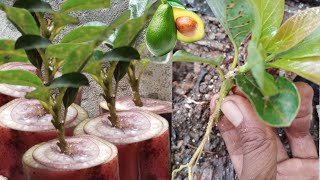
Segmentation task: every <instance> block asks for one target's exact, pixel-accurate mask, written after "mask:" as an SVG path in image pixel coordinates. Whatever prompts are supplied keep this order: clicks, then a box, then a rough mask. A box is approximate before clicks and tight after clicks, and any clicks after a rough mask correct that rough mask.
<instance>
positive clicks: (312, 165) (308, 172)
mask: <svg viewBox="0 0 320 180" xmlns="http://www.w3.org/2000/svg"><path fill="white" fill-rule="evenodd" d="M318 168H319V159H298V158H293V159H290V160H287V161H284V162H282V163H280V164H278V167H277V172H278V176H281V177H287V179H289V177H291V178H290V179H292V178H293V179H294V178H296V179H318V178H319V169H318ZM306 177H313V178H306Z"/></svg>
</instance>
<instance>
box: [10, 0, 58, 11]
mask: <svg viewBox="0 0 320 180" xmlns="http://www.w3.org/2000/svg"><path fill="white" fill-rule="evenodd" d="M13 7H17V8H24V9H27V10H28V11H30V12H52V11H53V10H52V8H51V6H50V4H49V3H47V2H44V1H42V0H18V1H16V2H15V3H14V4H13Z"/></svg>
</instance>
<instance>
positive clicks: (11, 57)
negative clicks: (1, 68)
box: [0, 39, 29, 64]
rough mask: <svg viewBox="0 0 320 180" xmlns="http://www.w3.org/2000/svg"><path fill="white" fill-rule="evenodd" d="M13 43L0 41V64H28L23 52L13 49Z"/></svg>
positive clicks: (4, 40) (11, 41) (6, 40)
mask: <svg viewBox="0 0 320 180" xmlns="http://www.w3.org/2000/svg"><path fill="white" fill-rule="evenodd" d="M14 44H15V41H13V40H8V39H2V40H0V64H4V63H7V62H28V61H29V59H28V57H27V55H26V53H25V52H24V50H15V49H14Z"/></svg>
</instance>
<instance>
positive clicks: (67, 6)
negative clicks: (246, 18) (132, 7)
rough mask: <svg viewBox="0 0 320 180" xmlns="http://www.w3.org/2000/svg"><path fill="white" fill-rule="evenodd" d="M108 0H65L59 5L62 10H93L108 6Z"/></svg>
mask: <svg viewBox="0 0 320 180" xmlns="http://www.w3.org/2000/svg"><path fill="white" fill-rule="evenodd" d="M109 7H110V0H90V1H88V0H67V1H66V2H64V3H63V4H62V6H61V11H62V12H72V11H79V10H94V9H100V8H109Z"/></svg>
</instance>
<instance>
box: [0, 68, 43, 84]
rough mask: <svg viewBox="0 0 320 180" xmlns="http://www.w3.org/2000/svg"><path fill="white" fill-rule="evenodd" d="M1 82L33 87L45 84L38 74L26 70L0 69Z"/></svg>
mask: <svg viewBox="0 0 320 180" xmlns="http://www.w3.org/2000/svg"><path fill="white" fill-rule="evenodd" d="M0 83H1V84H12V85H20V86H31V87H41V86H42V85H43V84H42V81H41V79H40V78H39V77H38V76H36V75H35V74H33V73H31V72H29V71H24V70H7V71H0Z"/></svg>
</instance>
